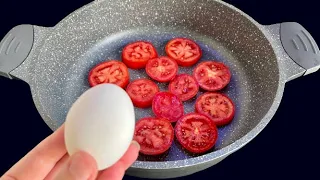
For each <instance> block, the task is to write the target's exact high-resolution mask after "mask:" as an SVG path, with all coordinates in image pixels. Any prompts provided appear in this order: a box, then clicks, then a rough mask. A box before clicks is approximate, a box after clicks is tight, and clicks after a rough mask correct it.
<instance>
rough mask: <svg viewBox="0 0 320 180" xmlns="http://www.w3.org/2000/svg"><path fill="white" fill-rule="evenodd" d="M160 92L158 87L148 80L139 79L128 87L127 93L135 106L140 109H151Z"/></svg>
mask: <svg viewBox="0 0 320 180" xmlns="http://www.w3.org/2000/svg"><path fill="white" fill-rule="evenodd" d="M158 92H159V87H158V85H157V84H156V83H154V82H153V81H151V80H148V79H137V80H135V81H133V82H131V83H130V84H129V85H128V87H127V93H128V95H129V96H130V98H131V100H132V102H133V104H134V105H135V106H136V107H139V108H147V107H150V106H151V105H152V100H153V97H154V95H155V94H156V93H158Z"/></svg>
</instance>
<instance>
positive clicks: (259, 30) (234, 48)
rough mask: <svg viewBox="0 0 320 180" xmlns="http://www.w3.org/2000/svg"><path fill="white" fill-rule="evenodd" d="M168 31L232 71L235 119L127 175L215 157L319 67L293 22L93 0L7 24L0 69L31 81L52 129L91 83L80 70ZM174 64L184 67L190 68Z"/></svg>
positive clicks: (195, 1)
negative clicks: (42, 21)
mask: <svg viewBox="0 0 320 180" xmlns="http://www.w3.org/2000/svg"><path fill="white" fill-rule="evenodd" d="M177 9H178V10H177ZM174 37H188V38H191V39H193V40H195V41H196V42H197V43H198V44H199V45H200V46H201V48H202V50H203V57H202V59H201V61H204V60H215V61H220V62H223V63H225V64H226V65H228V66H229V67H230V70H231V73H232V79H231V82H230V84H229V85H228V87H227V88H225V89H224V90H223V91H222V93H225V94H227V95H228V96H230V98H232V99H233V100H234V102H235V106H236V114H235V118H234V120H233V122H232V123H231V124H229V125H227V126H225V127H222V128H219V139H218V141H217V144H216V145H215V147H214V148H213V149H212V150H211V151H209V152H207V153H205V154H201V155H195V154H189V153H188V152H185V151H184V150H182V148H181V147H180V146H179V144H178V143H177V142H174V143H173V145H172V147H171V148H170V150H169V151H168V152H167V153H166V154H164V155H161V156H159V157H147V156H142V155H140V156H139V158H138V160H137V161H136V162H135V163H134V164H133V165H132V166H131V167H130V169H129V170H128V171H127V174H128V175H132V176H136V177H145V178H173V177H180V176H186V175H189V174H193V173H196V172H198V171H201V170H204V169H206V168H209V167H211V166H213V165H215V164H217V163H219V162H220V161H222V160H223V159H225V158H226V157H227V156H228V155H230V154H232V153H234V152H236V151H237V150H239V149H240V148H241V147H243V146H244V145H246V144H247V143H249V142H250V141H251V140H252V139H253V138H254V137H256V136H257V135H258V134H259V133H260V132H261V131H262V130H263V129H264V128H265V127H266V125H267V124H268V122H269V121H270V120H271V119H272V117H273V115H274V114H275V112H276V110H277V108H278V106H279V104H280V101H281V98H282V94H283V92H284V87H285V83H286V82H288V81H291V80H293V79H296V78H298V77H302V76H305V75H308V74H310V73H314V72H316V71H317V70H318V69H319V68H320V56H319V48H318V46H317V44H316V42H315V41H314V39H313V38H312V36H311V35H310V34H309V33H308V31H307V30H306V29H305V28H303V27H302V26H301V25H300V24H298V23H294V22H286V23H280V24H274V25H268V26H265V25H261V24H259V23H258V22H256V21H255V20H254V19H252V18H251V17H249V16H248V15H246V14H245V13H244V12H242V11H240V10H239V9H237V8H235V7H233V6H232V5H229V4H227V3H225V2H222V1H219V0H190V1H185V0H181V1H178V0H162V1H157V0H148V1H139V0H96V1H93V2H91V3H89V4H87V5H85V6H83V7H82V8H80V9H78V10H76V11H75V12H73V13H72V14H70V15H68V16H67V17H66V18H64V19H63V20H62V21H60V22H59V23H58V24H57V25H55V26H54V27H40V26H35V25H28V24H24V25H19V26H16V27H14V28H13V29H12V30H10V32H9V33H8V34H7V35H6V36H5V37H4V38H3V40H2V41H1V43H0V74H1V75H2V76H5V77H8V78H11V79H13V78H17V79H20V80H22V81H25V82H27V83H28V84H29V85H30V89H31V92H32V98H33V100H34V103H35V106H36V108H37V109H38V111H39V113H40V115H41V117H42V118H43V120H44V121H45V122H46V123H47V125H48V126H49V127H50V128H51V129H52V130H53V131H55V130H56V129H57V128H58V127H59V126H60V125H62V124H63V122H64V120H65V117H66V113H67V112H68V110H69V108H70V107H71V105H72V103H73V102H74V101H75V100H76V99H77V98H78V97H79V96H80V95H81V94H82V93H83V92H84V91H86V90H87V89H88V88H90V87H89V84H88V81H87V75H88V73H89V71H90V69H91V68H92V67H94V66H95V65H96V64H98V63H100V62H102V61H105V60H110V59H118V60H120V59H121V58H120V54H121V51H122V48H123V47H124V46H125V45H126V44H128V43H129V42H132V41H136V40H142V39H143V40H146V41H150V42H152V43H153V44H154V45H155V46H156V48H157V50H158V52H159V54H161V53H162V55H164V50H163V48H164V46H165V44H166V42H168V40H170V39H172V38H174ZM201 61H200V62H201ZM179 71H180V73H191V71H192V68H180V70H179ZM130 74H131V77H130V78H131V80H133V79H136V78H142V77H147V75H146V74H145V72H144V71H143V70H139V71H136V70H135V71H133V70H130ZM159 85H160V88H161V89H162V90H165V89H166V88H167V85H166V84H159ZM200 94H201V93H199V94H198V96H199V95H200ZM193 105H194V99H193V100H191V101H188V102H185V104H184V106H185V111H186V112H192V111H193V110H194V106H193ZM119 108H121V107H119ZM135 113H136V119H137V120H138V119H139V118H141V117H144V116H151V115H152V111H151V110H150V109H144V110H142V109H138V108H137V109H135Z"/></svg>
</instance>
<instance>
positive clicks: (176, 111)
mask: <svg viewBox="0 0 320 180" xmlns="http://www.w3.org/2000/svg"><path fill="white" fill-rule="evenodd" d="M152 111H153V113H154V114H155V115H156V117H158V118H165V119H168V120H169V121H170V122H176V121H177V120H178V119H180V118H181V117H182V116H183V115H184V107H183V103H182V101H181V100H180V99H179V97H178V96H176V95H174V94H172V93H170V92H158V93H157V94H156V95H155V96H154V98H153V101H152Z"/></svg>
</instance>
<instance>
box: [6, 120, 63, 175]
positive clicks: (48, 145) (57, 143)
mask: <svg viewBox="0 0 320 180" xmlns="http://www.w3.org/2000/svg"><path fill="white" fill-rule="evenodd" d="M65 154H66V147H65V144H64V125H63V126H61V127H60V128H59V129H58V130H56V131H55V132H54V133H53V134H51V135H50V136H48V137H47V138H46V139H44V140H43V141H42V142H40V143H39V144H38V145H37V146H36V147H35V148H34V149H32V150H31V151H30V152H29V153H28V154H27V155H25V156H24V157H23V158H22V159H21V160H20V161H19V162H17V163H16V164H15V165H14V166H13V167H11V168H10V169H9V170H8V171H7V172H6V173H5V174H4V175H3V177H2V178H3V179H6V177H12V178H14V179H15V180H21V179H23V180H43V179H44V178H45V177H46V176H47V174H48V173H49V172H50V171H51V169H52V168H53V167H54V166H55V164H56V163H57V162H58V161H59V160H60V159H61V158H62V157H63V156H64V155H65ZM8 179H9V178H8Z"/></svg>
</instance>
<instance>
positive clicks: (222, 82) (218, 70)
mask: <svg viewBox="0 0 320 180" xmlns="http://www.w3.org/2000/svg"><path fill="white" fill-rule="evenodd" d="M193 75H194V77H195V78H196V80H197V81H198V83H199V86H200V87H201V88H202V89H204V90H207V91H218V90H221V89H223V88H225V87H226V86H227V85H228V84H229V83H230V80H231V72H230V70H229V68H228V67H227V66H226V65H225V64H223V63H221V62H214V61H207V62H203V63H200V64H199V65H198V66H197V67H196V68H195V69H194V71H193Z"/></svg>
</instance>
